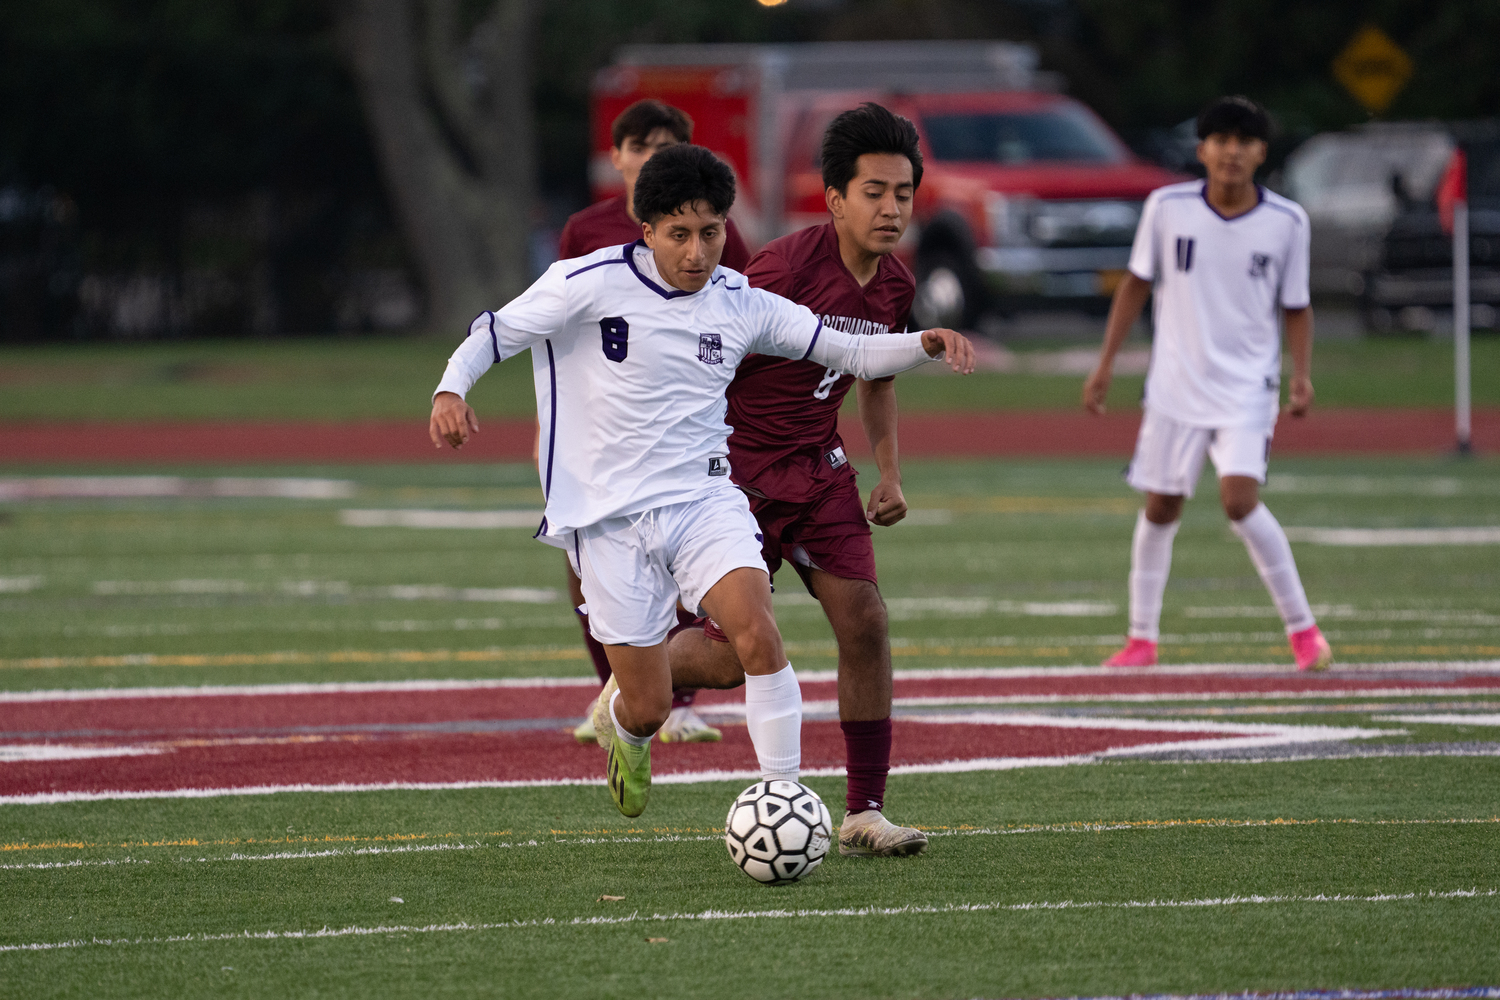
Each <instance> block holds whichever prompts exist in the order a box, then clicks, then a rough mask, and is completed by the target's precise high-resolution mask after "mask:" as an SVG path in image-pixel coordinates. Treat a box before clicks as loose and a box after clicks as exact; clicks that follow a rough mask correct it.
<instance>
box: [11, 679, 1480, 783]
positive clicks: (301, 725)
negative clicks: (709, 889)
mask: <svg viewBox="0 0 1500 1000" xmlns="http://www.w3.org/2000/svg"><path fill="white" fill-rule="evenodd" d="M1398 683H1399V685H1400V686H1403V687H1422V688H1457V687H1460V686H1464V687H1472V686H1475V685H1482V686H1486V687H1495V688H1500V676H1496V675H1479V676H1476V675H1469V676H1465V677H1452V676H1446V675H1445V676H1436V677H1434V676H1423V677H1421V678H1419V679H1404V680H1402V681H1400V682H1393V681H1392V680H1391V679H1390V678H1381V677H1362V678H1356V677H1326V676H1324V677H1304V676H1297V675H1289V674H1280V675H1242V674H1219V675H1189V676H1183V675H1170V674H1160V675H1158V674H1150V673H1121V674H1116V675H1111V674H1093V675H1087V676H1073V677H1068V676H1062V677H1050V678H1049V677H1046V676H1035V677H1023V678H1013V677H999V678H983V677H971V678H945V679H924V678H910V679H898V681H897V685H896V695H897V697H898V699H900V698H924V697H931V698H951V699H979V698H984V697H986V696H1007V695H1020V694H1029V695H1038V694H1042V695H1045V694H1053V695H1063V696H1067V695H1073V696H1077V695H1080V694H1084V693H1089V694H1109V693H1114V694H1121V695H1128V694H1140V693H1146V692H1154V693H1158V694H1162V695H1170V694H1180V693H1183V692H1198V693H1201V694H1204V695H1209V694H1211V693H1214V692H1219V693H1223V692H1231V693H1243V694H1245V695H1246V696H1249V697H1255V696H1256V695H1257V694H1263V693H1265V692H1267V691H1270V690H1277V691H1288V692H1294V693H1295V692H1306V693H1314V692H1318V691H1329V690H1334V689H1337V690H1344V691H1355V692H1357V691H1359V690H1374V689H1381V688H1384V689H1389V688H1390V687H1392V686H1397V684H1398ZM591 691H592V688H590V687H582V686H572V687H559V686H536V687H503V688H462V689H456V690H396V691H379V690H371V691H353V692H351V691H339V692H315V693H311V694H307V693H299V694H291V693H255V694H213V695H195V696H164V697H133V698H78V699H60V700H55V701H23V702H0V745H4V746H5V747H6V748H7V749H9V750H11V751H12V752H14V751H15V750H17V749H21V748H26V749H31V750H34V751H40V752H42V753H50V752H52V751H50V750H48V748H95V749H103V750H106V751H108V750H109V749H112V748H121V749H130V750H134V751H146V752H138V753H135V754H132V755H119V756H97V757H88V758H80V759H57V760H10V761H0V796H5V797H9V796H18V795H36V794H43V793H90V792H92V793H99V792H152V791H155V792H170V791H174V790H178V789H194V788H213V789H232V788H248V787H262V786H272V787H275V786H288V785H336V784H354V785H369V784H386V783H392V782H398V783H399V782H421V783H451V782H472V781H538V780H548V779H551V780H570V779H571V780H578V779H583V780H594V779H597V778H599V776H600V775H601V773H602V766H603V764H602V761H603V758H602V755H601V753H600V751H599V749H598V748H597V747H594V746H580V745H578V744H577V743H576V742H575V741H574V740H573V738H572V736H571V733H570V732H569V728H570V727H571V724H572V721H573V720H574V719H576V718H577V717H578V716H579V715H580V714H582V712H583V711H584V709H585V708H586V706H587V703H588V698H589V695H590V693H591ZM835 696H836V689H835V685H834V684H833V682H831V681H815V682H811V683H807V684H805V685H804V698H805V699H806V700H807V701H808V702H810V703H812V702H824V703H827V702H829V701H831V700H832V699H834V698H835ZM741 698H742V695H741V694H740V692H705V694H704V696H703V699H702V703H703V707H704V708H710V707H712V705H714V704H716V703H728V704H738V703H740V701H741ZM959 710H960V711H962V710H963V709H962V708H959ZM723 728H724V741H723V742H722V743H717V744H690V745H672V746H663V745H658V746H657V748H656V751H655V753H654V754H653V769H654V771H655V773H656V774H658V775H663V776H665V775H673V774H691V773H694V772H707V771H751V770H754V769H755V766H756V765H755V753H754V749H753V747H752V746H751V743H750V739H749V736H748V734H747V732H746V730H745V728H744V726H743V725H733V724H731V725H726V726H724V727H723ZM1223 736H1224V733H1222V732H1211V731H1205V732H1182V731H1177V730H1167V729H1163V730H1154V729H1151V728H1145V729H1131V730H1120V729H1105V728H1098V729H1095V728H1087V727H1081V728H1073V727H1068V728H1061V727H1054V726H1046V725H1026V724H1020V725H994V724H978V723H931V722H922V721H918V720H916V719H911V718H908V719H898V720H897V722H896V724H895V748H894V754H893V760H892V763H893V764H895V765H897V766H900V765H922V764H940V763H945V762H962V761H969V760H976V759H981V758H996V757H1008V758H1056V757H1071V756H1075V755H1084V754H1095V753H1102V752H1105V751H1108V750H1111V749H1119V748H1125V747H1133V746H1141V745H1145V744H1159V743H1182V742H1185V741H1195V740H1207V739H1219V738H1222V737H1223ZM843 762H844V745H843V736H842V733H841V731H840V729H839V726H838V723H837V722H834V721H809V722H807V723H806V724H805V725H804V728H803V766H804V768H805V769H807V770H817V769H823V768H831V769H839V768H841V767H842V766H843Z"/></svg>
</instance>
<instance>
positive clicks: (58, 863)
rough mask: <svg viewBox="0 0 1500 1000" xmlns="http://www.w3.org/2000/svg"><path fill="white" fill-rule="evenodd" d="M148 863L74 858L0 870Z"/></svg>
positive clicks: (119, 859)
mask: <svg viewBox="0 0 1500 1000" xmlns="http://www.w3.org/2000/svg"><path fill="white" fill-rule="evenodd" d="M149 864H151V862H150V861H146V860H144V859H140V858H107V859H105V860H102V861H85V860H83V859H82V858H75V859H74V860H72V861H30V862H25V863H23V864H15V865H0V869H11V870H15V869H45V868H99V867H105V868H108V867H111V866H113V865H149Z"/></svg>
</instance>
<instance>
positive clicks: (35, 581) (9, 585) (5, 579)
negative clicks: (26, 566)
mask: <svg viewBox="0 0 1500 1000" xmlns="http://www.w3.org/2000/svg"><path fill="white" fill-rule="evenodd" d="M46 582H47V578H46V577H45V576H0V594H29V593H30V592H31V591H33V590H36V589H37V588H39V587H40V586H41V585H42V584H44V583H46Z"/></svg>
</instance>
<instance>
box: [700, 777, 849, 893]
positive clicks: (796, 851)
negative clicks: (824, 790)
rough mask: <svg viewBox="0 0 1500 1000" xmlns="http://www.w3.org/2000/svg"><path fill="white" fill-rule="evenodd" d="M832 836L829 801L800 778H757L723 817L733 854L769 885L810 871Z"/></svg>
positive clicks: (746, 870) (726, 839) (819, 861)
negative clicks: (783, 779)
mask: <svg viewBox="0 0 1500 1000" xmlns="http://www.w3.org/2000/svg"><path fill="white" fill-rule="evenodd" d="M832 840H833V819H832V817H830V816H829V815H828V807H827V806H825V805H824V804H823V800H822V799H820V798H818V793H817V792H815V791H813V790H812V789H811V788H808V787H807V786H806V785H804V784H801V783H799V782H796V781H757V782H756V783H755V784H753V785H751V786H750V787H749V788H747V789H745V790H744V791H743V792H741V793H740V795H739V798H737V799H735V800H734V804H733V805H731V806H730V807H729V816H728V818H727V819H726V820H725V821H724V843H725V844H726V845H728V847H729V857H730V859H731V860H733V861H734V863H735V864H737V865H739V866H740V870H741V871H743V872H744V873H745V874H746V875H749V876H750V877H751V878H753V879H755V881H757V882H764V883H765V884H766V885H786V884H787V883H788V882H796V881H797V880H798V879H803V878H806V877H807V876H808V875H811V874H812V872H813V870H814V869H815V868H817V867H818V866H819V865H820V864H822V863H823V856H824V855H825V854H827V853H828V845H829V844H830V843H831V842H832Z"/></svg>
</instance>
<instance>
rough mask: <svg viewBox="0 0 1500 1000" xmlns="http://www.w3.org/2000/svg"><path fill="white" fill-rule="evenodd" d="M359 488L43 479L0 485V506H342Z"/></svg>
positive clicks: (261, 481) (274, 482)
mask: <svg viewBox="0 0 1500 1000" xmlns="http://www.w3.org/2000/svg"><path fill="white" fill-rule="evenodd" d="M358 489H359V486H358V484H357V483H354V482H352V481H350V480H347V479H306V478H286V477H283V478H256V479H247V478H236V477H223V476H221V477H219V478H217V479H188V478H184V477H181V476H44V477H35V478H21V477H7V478H4V479H0V500H37V499H46V498H51V497H80V498H93V497H108V498H130V497H279V498H283V499H288V500H348V499H351V498H352V497H353V496H354V494H355V493H356V492H357V491H358Z"/></svg>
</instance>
